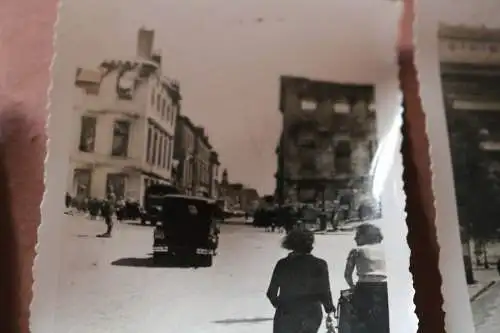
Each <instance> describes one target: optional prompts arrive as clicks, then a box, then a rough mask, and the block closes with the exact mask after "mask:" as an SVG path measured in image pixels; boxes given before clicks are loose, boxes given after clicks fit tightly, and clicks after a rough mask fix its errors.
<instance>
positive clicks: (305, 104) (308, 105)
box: [300, 99, 375, 114]
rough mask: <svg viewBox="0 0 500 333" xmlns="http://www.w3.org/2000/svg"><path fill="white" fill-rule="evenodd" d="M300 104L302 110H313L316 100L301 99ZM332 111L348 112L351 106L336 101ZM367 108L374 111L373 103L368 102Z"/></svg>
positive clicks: (316, 103)
mask: <svg viewBox="0 0 500 333" xmlns="http://www.w3.org/2000/svg"><path fill="white" fill-rule="evenodd" d="M300 106H301V109H302V110H303V111H315V110H316V109H317V108H318V102H317V101H315V100H312V99H303V100H301V101H300ZM332 109H333V112H335V113H339V114H348V113H350V112H351V110H352V106H351V105H350V104H349V103H346V102H337V103H333V105H332ZM368 110H369V111H370V112H375V105H374V104H373V103H371V104H368Z"/></svg>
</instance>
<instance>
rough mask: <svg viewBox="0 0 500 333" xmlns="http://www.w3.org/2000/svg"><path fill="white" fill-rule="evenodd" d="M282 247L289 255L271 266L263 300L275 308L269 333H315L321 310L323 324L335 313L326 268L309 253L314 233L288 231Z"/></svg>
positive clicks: (320, 260) (319, 321)
mask: <svg viewBox="0 0 500 333" xmlns="http://www.w3.org/2000/svg"><path fill="white" fill-rule="evenodd" d="M282 247H283V248H285V249H287V250H289V251H290V253H289V254H288V256H286V257H285V258H282V259H280V260H279V261H278V263H277V264H276V266H275V267H274V271H273V274H272V277H271V282H270V284H269V288H268V290H267V298H268V299H269V301H270V302H271V304H272V305H273V306H274V308H275V309H276V312H275V315H274V323H273V333H317V332H318V330H319V328H320V326H321V321H322V320H323V311H322V307H323V308H324V310H325V312H326V313H327V322H331V321H332V316H331V315H332V313H333V312H334V311H335V307H334V305H333V300H332V294H331V290H330V278H329V272H328V265H327V263H326V261H325V260H323V259H320V258H317V257H315V256H313V255H312V254H311V252H312V250H313V247H314V234H313V233H312V232H311V231H308V230H292V231H291V232H290V233H289V234H287V235H286V236H285V237H284V239H283V241H282Z"/></svg>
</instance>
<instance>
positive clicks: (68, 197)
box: [64, 192, 72, 209]
mask: <svg viewBox="0 0 500 333" xmlns="http://www.w3.org/2000/svg"><path fill="white" fill-rule="evenodd" d="M71 201H72V199H71V195H69V193H68V192H66V195H65V197H64V205H65V206H66V208H67V209H69V208H71Z"/></svg>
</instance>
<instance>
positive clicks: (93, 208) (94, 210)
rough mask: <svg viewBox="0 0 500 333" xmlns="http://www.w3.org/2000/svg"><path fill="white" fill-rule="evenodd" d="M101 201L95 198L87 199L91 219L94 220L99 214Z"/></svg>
mask: <svg viewBox="0 0 500 333" xmlns="http://www.w3.org/2000/svg"><path fill="white" fill-rule="evenodd" d="M100 206H101V203H100V202H99V200H97V199H96V198H90V200H89V216H90V219H91V220H95V219H96V218H97V216H98V215H99V211H100V209H101V207H100Z"/></svg>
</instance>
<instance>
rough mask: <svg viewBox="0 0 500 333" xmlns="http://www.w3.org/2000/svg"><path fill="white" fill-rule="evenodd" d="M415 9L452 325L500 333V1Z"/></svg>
mask: <svg viewBox="0 0 500 333" xmlns="http://www.w3.org/2000/svg"><path fill="white" fill-rule="evenodd" d="M417 9H418V10H417V25H416V29H415V30H416V33H417V45H416V46H417V57H416V64H417V69H418V71H419V81H420V82H421V83H422V82H424V83H425V84H421V85H420V89H421V90H420V96H421V99H422V105H423V109H424V111H425V113H426V118H427V129H428V136H429V145H430V151H431V161H432V167H433V170H432V172H433V175H434V178H433V189H434V196H435V207H436V229H437V240H438V242H439V246H440V257H441V260H440V271H441V276H442V278H443V281H442V292H443V293H442V294H443V299H444V304H443V311H444V312H445V313H446V317H445V320H446V330H447V331H448V332H467V333H469V332H471V333H472V332H476V333H493V332H499V330H500V284H499V281H500V245H499V240H500V233H499V231H500V223H499V222H498V214H499V212H500V211H499V210H498V207H499V203H500V201H499V199H500V178H499V177H500V167H499V166H500V155H499V152H500V146H499V136H498V134H499V133H500V132H499V131H500V112H499V111H500V98H499V92H500V19H499V18H498V15H496V13H498V11H499V10H500V4H499V3H498V2H497V1H491V0H478V1H471V0H457V1H443V2H442V3H440V4H439V6H438V5H437V4H436V3H435V2H433V1H428V0H423V1H421V2H420V3H419V4H418V6H417ZM424 12H425V13H429V15H424V14H423V13H424ZM419 13H420V14H419Z"/></svg>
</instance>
